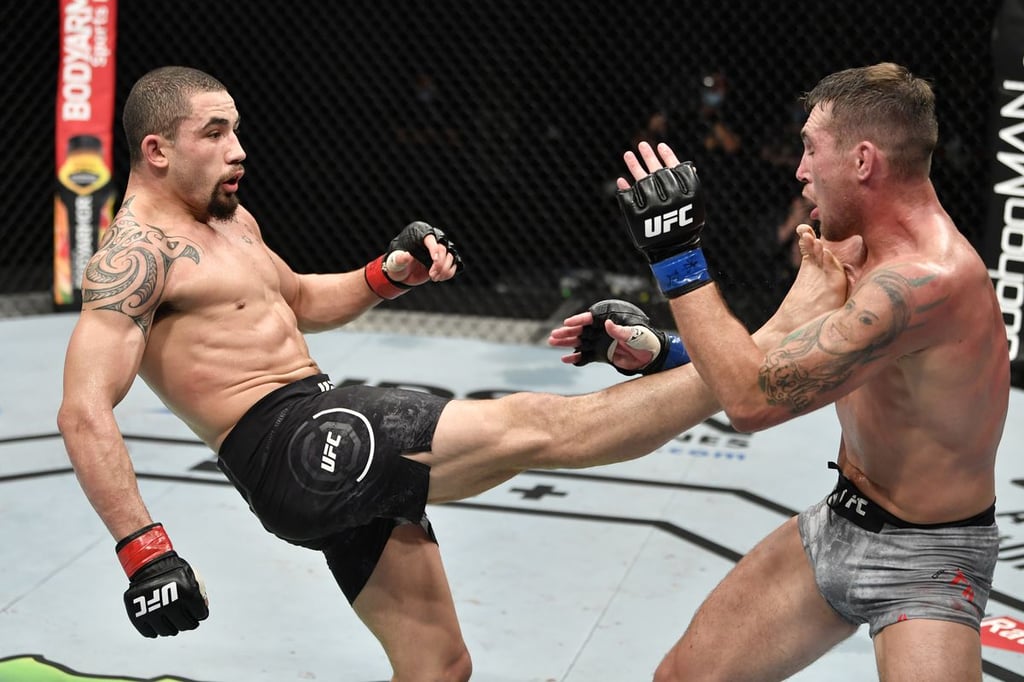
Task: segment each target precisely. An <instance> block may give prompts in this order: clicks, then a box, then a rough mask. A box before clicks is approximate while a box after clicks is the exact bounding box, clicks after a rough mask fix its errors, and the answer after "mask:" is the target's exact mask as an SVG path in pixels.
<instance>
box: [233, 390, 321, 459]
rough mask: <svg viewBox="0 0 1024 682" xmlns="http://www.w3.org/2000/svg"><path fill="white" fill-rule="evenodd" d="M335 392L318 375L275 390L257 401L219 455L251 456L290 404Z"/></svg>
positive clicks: (236, 426) (244, 415)
mask: <svg viewBox="0 0 1024 682" xmlns="http://www.w3.org/2000/svg"><path fill="white" fill-rule="evenodd" d="M332 388H334V384H333V383H331V378H330V377H329V376H327V375H326V374H314V375H313V376H308V377H306V378H305V379H299V380H298V381H293V382H292V383H290V384H285V385H284V386H281V387H280V388H275V389H274V390H273V391H271V392H270V393H268V394H266V395H265V396H263V397H262V398H260V399H259V400H257V401H256V402H255V403H254V404H253V406H252V407H250V408H249V409H248V410H247V411H246V413H245V414H243V415H242V418H241V419H239V420H238V423H236V424H235V425H234V426H233V427H232V428H231V431H229V432H228V435H227V436H226V437H225V438H224V441H223V442H222V443H221V445H220V451H219V453H218V454H220V455H221V456H223V455H224V454H226V453H233V452H238V451H241V452H243V453H245V454H249V453H251V452H252V450H253V448H254V447H255V445H256V443H257V442H258V441H259V439H260V437H262V434H263V433H265V432H266V431H267V430H268V429H270V428H271V427H273V425H274V419H273V417H274V416H276V415H277V414H278V413H279V412H281V410H283V409H285V407H286V406H287V405H288V403H289V402H291V401H292V400H293V399H295V398H298V397H301V396H306V395H316V394H317V393H323V392H325V391H329V390H331V389H332Z"/></svg>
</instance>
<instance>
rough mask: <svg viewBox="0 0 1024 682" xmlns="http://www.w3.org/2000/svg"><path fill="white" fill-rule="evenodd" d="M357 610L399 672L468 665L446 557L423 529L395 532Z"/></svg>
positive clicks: (406, 528) (404, 527)
mask: <svg viewBox="0 0 1024 682" xmlns="http://www.w3.org/2000/svg"><path fill="white" fill-rule="evenodd" d="M352 607H353V609H355V612H356V614H357V615H358V616H359V617H360V619H362V621H363V622H364V623H365V624H366V626H367V627H368V628H369V629H370V631H371V632H372V633H373V634H374V635H375V636H376V637H377V639H378V640H380V642H381V644H382V645H383V646H384V650H385V651H386V652H387V654H388V657H389V659H390V660H391V662H392V664H393V665H394V666H395V669H396V672H400V671H402V670H411V669H417V670H420V671H421V672H422V670H423V669H424V668H430V669H432V670H444V669H447V668H449V667H451V666H453V665H458V664H459V663H460V662H464V664H466V665H468V660H469V659H468V653H467V651H466V645H465V643H464V641H463V639H462V632H461V629H460V627H459V622H458V618H457V616H456V613H455V603H454V600H453V598H452V593H451V590H450V588H449V586H448V578H447V576H446V575H445V572H444V566H443V565H442V563H441V553H440V551H439V549H438V546H437V544H436V543H434V542H433V541H431V540H430V539H429V538H428V537H427V535H426V532H425V531H424V530H423V528H422V527H421V526H420V525H418V524H402V525H399V526H396V527H395V530H394V531H392V533H391V537H390V539H389V540H388V542H387V545H386V546H385V548H384V552H383V554H382V555H381V557H380V560H379V561H378V562H377V566H376V568H374V571H373V574H372V575H371V576H370V579H369V581H368V582H367V583H366V586H365V587H364V588H363V590H362V591H361V592H360V593H359V596H358V597H357V598H356V600H355V602H353V604H352ZM410 642H415V643H416V645H415V646H410V645H409V643H410ZM463 659H464V661H463ZM399 679H402V676H401V675H399Z"/></svg>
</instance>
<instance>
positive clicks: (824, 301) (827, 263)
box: [768, 225, 848, 333]
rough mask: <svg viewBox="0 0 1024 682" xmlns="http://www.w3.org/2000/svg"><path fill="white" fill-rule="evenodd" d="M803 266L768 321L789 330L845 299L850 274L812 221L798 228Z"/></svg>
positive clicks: (783, 329)
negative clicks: (816, 231) (817, 233)
mask: <svg viewBox="0 0 1024 682" xmlns="http://www.w3.org/2000/svg"><path fill="white" fill-rule="evenodd" d="M796 232H797V239H798V240H799V245H800V255H801V259H800V269H799V270H798V271H797V275H796V279H795V281H794V282H793V286H791V287H790V289H789V293H787V294H786V298H785V299H783V301H782V305H780V306H779V309H778V310H777V311H776V312H775V315H773V316H772V318H771V320H769V322H768V324H769V325H772V327H774V328H775V329H776V330H778V331H780V332H783V333H788V332H790V331H792V330H794V329H796V328H798V327H801V326H803V325H804V324H805V323H807V322H809V321H811V320H813V319H814V318H816V317H818V316H819V315H821V314H823V313H826V312H829V311H832V310H835V309H837V308H840V307H841V306H842V305H843V304H844V303H845V302H846V294H847V285H848V282H847V275H846V272H845V270H844V268H843V265H842V263H840V262H839V259H838V258H836V256H835V255H834V254H833V253H832V251H831V250H830V249H828V248H826V246H825V243H824V242H822V240H820V239H818V237H817V236H816V235H815V234H814V230H813V229H812V228H811V227H810V226H809V225H800V226H798V227H797V228H796Z"/></svg>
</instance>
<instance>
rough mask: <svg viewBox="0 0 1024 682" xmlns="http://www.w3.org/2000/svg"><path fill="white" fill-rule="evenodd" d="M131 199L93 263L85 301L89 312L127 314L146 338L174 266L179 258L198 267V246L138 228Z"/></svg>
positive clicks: (87, 274)
mask: <svg viewBox="0 0 1024 682" xmlns="http://www.w3.org/2000/svg"><path fill="white" fill-rule="evenodd" d="M132 199H133V197H129V198H128V199H127V200H126V201H125V202H124V205H123V206H122V207H121V210H120V211H119V212H118V214H117V217H116V218H115V220H114V222H113V224H112V225H111V227H110V230H109V232H108V234H107V237H106V238H105V239H104V241H103V246H102V247H101V248H100V250H99V251H97V252H96V254H95V255H94V256H93V258H92V260H91V261H90V262H89V265H88V267H87V268H86V271H85V280H86V281H85V286H84V287H83V292H82V298H83V304H84V307H86V308H88V309H91V310H114V311H117V312H120V313H124V314H125V315H127V316H128V317H130V318H131V319H132V321H133V322H135V324H136V325H138V327H139V329H141V330H142V334H143V336H145V337H147V338H148V337H149V331H150V329H151V328H152V325H153V317H154V315H155V313H156V310H157V308H158V307H159V304H160V301H161V298H162V296H163V291H164V286H165V285H166V284H167V273H168V271H169V270H170V267H171V265H172V264H173V263H174V261H175V260H177V259H178V258H188V259H189V260H191V261H193V262H194V263H196V264H197V265H198V264H199V248H198V247H196V246H195V245H194V244H192V243H191V242H190V241H188V240H186V239H184V238H181V237H174V236H169V235H167V234H165V233H164V231H163V230H162V229H160V228H159V227H156V226H154V225H140V224H139V223H138V222H137V221H136V219H135V215H134V214H133V213H132V211H131V203H132Z"/></svg>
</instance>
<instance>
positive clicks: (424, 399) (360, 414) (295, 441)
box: [218, 374, 449, 602]
mask: <svg viewBox="0 0 1024 682" xmlns="http://www.w3.org/2000/svg"><path fill="white" fill-rule="evenodd" d="M448 400H449V399H448V398H442V397H438V396H435V395H431V394H428V393H423V392H419V391H409V390H402V389H394V388H377V387H371V386H343V387H340V388H334V387H333V386H332V385H331V382H330V379H329V378H328V377H327V376H326V375H323V374H320V375H316V376H311V377H308V378H306V379H302V380H301V381H297V382H295V383H292V384H289V385H287V386H283V387H281V388H279V389H277V390H275V391H273V392H272V393H269V394H268V395H266V396H265V397H264V398H262V399H261V400H260V401H259V402H257V403H256V404H255V405H253V407H252V408H250V409H249V411H248V412H246V413H245V415H244V416H243V417H242V418H241V419H240V420H239V421H238V423H237V424H236V425H235V427H234V428H233V429H232V430H231V432H230V433H229V434H228V436H227V438H225V439H224V442H223V444H222V445H221V448H220V452H219V453H218V454H219V459H218V465H219V466H220V468H221V470H222V471H223V472H224V474H225V475H226V476H227V477H228V479H229V480H230V481H231V482H232V483H233V484H234V485H235V487H236V488H237V489H238V491H239V492H240V493H241V494H242V497H244V498H245V500H246V502H247V503H248V504H249V508H250V509H252V511H253V513H254V514H255V515H256V516H257V518H259V520H260V522H261V523H262V524H263V527H264V528H266V529H267V530H268V531H270V532H271V533H273V534H274V535H276V536H278V537H280V538H282V539H284V540H287V541H288V542H291V543H293V544H296V545H300V546H303V547H308V548H310V549H315V550H320V551H322V552H323V553H324V555H325V556H326V557H327V563H328V566H329V567H330V569H331V572H332V573H333V574H334V577H335V579H336V580H337V581H338V585H339V586H340V587H341V589H342V591H343V592H344V593H345V596H346V597H347V598H348V600H349V602H352V601H354V600H355V598H356V596H358V594H359V592H360V591H361V590H362V588H363V586H364V585H365V584H366V581H367V580H368V579H369V577H370V574H371V573H372V572H373V569H374V567H375V566H376V565H377V561H378V560H379V559H380V555H381V553H382V552H383V551H384V545H385V543H387V540H388V538H389V537H390V535H391V531H392V530H393V529H394V527H395V526H396V525H399V524H402V523H415V524H420V525H422V526H423V527H424V529H425V530H426V531H427V534H428V536H429V537H430V538H431V539H432V540H434V541H435V542H436V539H435V537H434V534H433V530H432V528H431V527H430V523H429V521H428V520H427V518H426V513H425V507H426V503H427V493H428V490H429V485H430V467H428V466H426V465H425V464H421V463H419V462H415V461H413V460H410V459H407V458H405V457H402V454H403V453H413V452H424V451H428V450H430V448H431V441H432V440H433V436H434V429H435V428H436V426H437V420H438V419H439V418H440V416H441V411H442V410H443V409H444V406H445V405H446V404H447V403H448Z"/></svg>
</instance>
